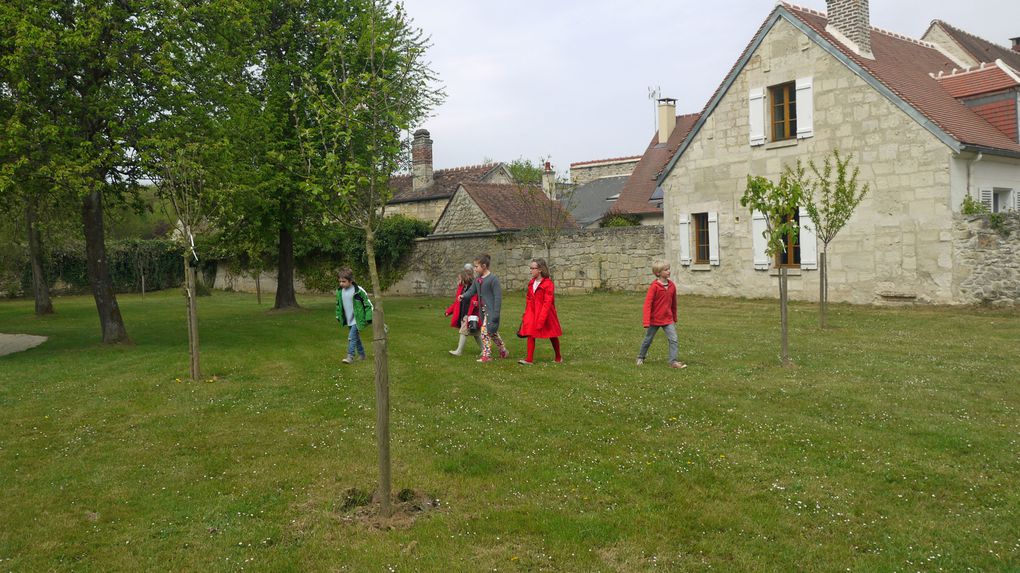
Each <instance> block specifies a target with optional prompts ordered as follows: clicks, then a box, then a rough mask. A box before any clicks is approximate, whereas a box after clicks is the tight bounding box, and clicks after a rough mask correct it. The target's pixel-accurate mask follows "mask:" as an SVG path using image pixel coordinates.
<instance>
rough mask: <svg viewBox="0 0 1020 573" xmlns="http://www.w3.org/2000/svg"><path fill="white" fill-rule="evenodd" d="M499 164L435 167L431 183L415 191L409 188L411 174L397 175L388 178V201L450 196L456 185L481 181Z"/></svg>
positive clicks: (411, 178)
mask: <svg viewBox="0 0 1020 573" xmlns="http://www.w3.org/2000/svg"><path fill="white" fill-rule="evenodd" d="M500 165H502V164H501V163H487V164H485V165H471V166H467V167H455V168H453V169H437V170H436V171H435V172H433V174H432V185H430V186H428V187H426V188H425V189H419V190H417V191H414V190H412V188H411V187H412V185H411V182H412V180H413V179H414V177H413V176H411V175H397V176H396V177H392V178H391V179H390V187H392V188H393V198H392V199H390V203H411V202H414V201H427V200H431V199H445V198H448V197H452V196H453V194H454V193H455V192H456V191H457V186H458V185H460V184H461V183H472V182H477V181H481V180H482V179H484V178H485V176H486V175H488V174H489V173H491V172H493V171H494V170H496V169H498V168H499V166H500Z"/></svg>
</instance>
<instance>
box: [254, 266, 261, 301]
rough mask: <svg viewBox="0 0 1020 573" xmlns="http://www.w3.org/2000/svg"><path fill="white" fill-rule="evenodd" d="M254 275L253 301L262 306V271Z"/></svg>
mask: <svg viewBox="0 0 1020 573" xmlns="http://www.w3.org/2000/svg"><path fill="white" fill-rule="evenodd" d="M254 274H255V300H257V301H258V303H259V304H260V305H261V304H262V271H258V272H256V273H254Z"/></svg>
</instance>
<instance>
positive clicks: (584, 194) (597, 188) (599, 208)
mask: <svg viewBox="0 0 1020 573" xmlns="http://www.w3.org/2000/svg"><path fill="white" fill-rule="evenodd" d="M638 157H640V156H638ZM627 179H629V176H628V175H616V176H613V177H600V178H599V179H593V180H592V181H589V182H587V183H585V184H584V185H578V186H577V187H574V188H573V189H571V190H569V191H566V192H564V193H563V194H562V195H561V196H560V203H562V204H563V205H564V206H565V207H566V208H567V209H569V210H570V214H571V215H573V216H574V219H575V220H576V221H577V222H578V223H579V224H581V225H589V224H591V223H594V222H595V221H598V220H599V219H601V218H602V215H605V214H606V211H608V210H609V209H610V208H611V207H612V206H613V205H615V203H616V202H615V201H610V200H609V198H610V197H613V196H615V195H619V194H620V192H621V191H623V186H624V185H626V184H627Z"/></svg>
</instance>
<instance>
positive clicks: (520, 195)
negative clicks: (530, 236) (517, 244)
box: [463, 183, 577, 231]
mask: <svg viewBox="0 0 1020 573" xmlns="http://www.w3.org/2000/svg"><path fill="white" fill-rule="evenodd" d="M463 188H464V191H466V192H467V194H468V195H470V196H471V199H472V200H473V201H474V202H475V203H476V204H477V205H478V206H479V207H480V208H481V209H482V212H484V213H485V216H486V217H488V218H489V220H490V221H492V224H493V225H495V226H496V229H497V230H499V231H519V230H522V229H528V228H532V227H539V228H548V227H560V228H563V229H573V228H576V227H577V223H576V222H575V221H574V218H573V217H571V216H570V213H567V212H566V211H565V210H564V209H563V207H562V206H561V205H560V203H559V201H553V200H551V199H549V198H548V197H546V195H545V193H543V192H542V189H541V188H540V187H527V186H519V185H507V184H491V183H464V184H463Z"/></svg>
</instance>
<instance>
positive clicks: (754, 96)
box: [747, 88, 765, 145]
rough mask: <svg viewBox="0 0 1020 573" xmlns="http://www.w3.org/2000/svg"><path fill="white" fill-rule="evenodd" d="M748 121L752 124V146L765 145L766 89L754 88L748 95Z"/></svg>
mask: <svg viewBox="0 0 1020 573" xmlns="http://www.w3.org/2000/svg"><path fill="white" fill-rule="evenodd" d="M747 102H748V103H747V105H748V120H749V121H750V123H751V145H764V143H765V88H754V89H752V90H751V91H750V92H748V94H747Z"/></svg>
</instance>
